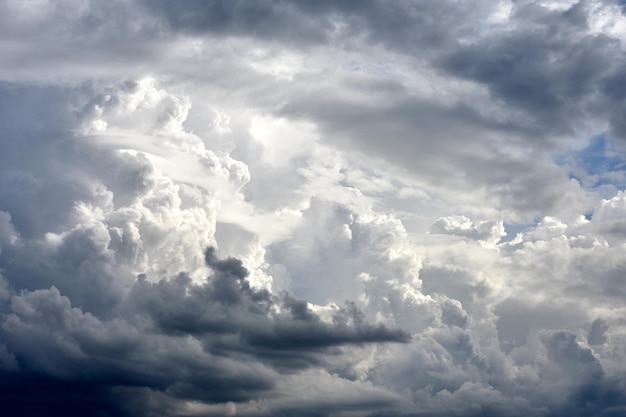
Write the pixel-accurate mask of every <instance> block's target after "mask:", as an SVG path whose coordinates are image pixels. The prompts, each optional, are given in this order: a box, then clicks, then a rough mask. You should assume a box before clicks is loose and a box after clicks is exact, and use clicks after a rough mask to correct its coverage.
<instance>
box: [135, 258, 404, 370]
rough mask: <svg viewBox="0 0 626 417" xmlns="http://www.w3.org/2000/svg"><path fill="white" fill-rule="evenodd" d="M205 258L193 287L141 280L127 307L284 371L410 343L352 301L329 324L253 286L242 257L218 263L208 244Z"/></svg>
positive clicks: (181, 279) (168, 329) (164, 327)
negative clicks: (204, 273)
mask: <svg viewBox="0 0 626 417" xmlns="http://www.w3.org/2000/svg"><path fill="white" fill-rule="evenodd" d="M206 260H207V265H209V266H210V267H211V268H212V269H213V271H214V274H213V275H212V276H211V277H210V279H209V280H208V281H207V283H206V284H203V285H193V284H192V283H191V280H190V279H189V278H188V277H186V276H185V275H179V276H178V277H177V278H176V279H174V280H168V281H166V280H162V281H160V282H158V283H150V282H148V281H147V280H145V279H143V278H142V279H140V280H139V281H138V283H137V284H136V285H135V286H134V287H133V289H132V290H131V296H130V300H131V304H133V305H139V306H142V308H144V309H145V311H146V312H148V316H149V317H150V318H151V319H152V320H153V321H154V323H155V325H156V326H157V328H158V329H159V330H161V331H163V332H165V333H168V334H179V335H183V334H191V335H196V336H199V337H201V338H204V337H206V339H205V343H206V347H207V349H209V350H210V351H213V350H215V351H219V352H220V353H221V354H226V353H227V352H240V353H242V354H246V355H251V356H255V357H258V358H259V359H267V360H269V361H271V362H275V363H276V365H277V366H280V367H281V368H285V367H289V366H290V365H289V363H293V364H296V365H295V366H297V367H300V366H303V365H304V366H306V365H307V364H308V363H309V362H310V363H311V364H313V363H317V362H319V358H318V357H316V356H315V355H313V354H314V353H316V352H322V351H323V350H324V349H326V348H330V347H335V346H342V345H359V344H364V343H377V342H408V340H409V336H408V334H406V333H404V332H403V331H401V330H394V329H389V328H387V327H385V326H382V325H377V326H374V325H371V324H369V323H367V322H366V321H365V318H364V316H363V314H362V313H361V312H360V311H359V310H358V309H357V308H356V307H355V306H354V305H353V304H350V303H348V304H347V306H346V307H345V308H343V309H339V310H338V311H336V312H334V313H333V316H332V323H326V322H324V321H322V320H321V319H320V317H318V316H317V315H316V314H315V313H313V312H312V311H311V310H310V309H309V308H308V306H307V303H306V302H305V301H304V300H299V299H296V298H294V297H293V296H291V295H290V294H288V293H283V294H282V295H281V296H279V297H276V296H273V295H271V294H270V293H269V292H268V291H267V290H255V289H253V288H251V287H250V284H249V282H248V281H247V280H246V276H247V274H248V272H247V271H246V269H245V268H244V267H243V266H242V264H241V261H239V260H237V259H234V258H228V259H225V260H219V259H217V258H216V257H215V252H214V249H212V248H209V249H207V251H206ZM277 311H278V312H277ZM218 336H223V337H218ZM286 358H288V360H285V359H286Z"/></svg>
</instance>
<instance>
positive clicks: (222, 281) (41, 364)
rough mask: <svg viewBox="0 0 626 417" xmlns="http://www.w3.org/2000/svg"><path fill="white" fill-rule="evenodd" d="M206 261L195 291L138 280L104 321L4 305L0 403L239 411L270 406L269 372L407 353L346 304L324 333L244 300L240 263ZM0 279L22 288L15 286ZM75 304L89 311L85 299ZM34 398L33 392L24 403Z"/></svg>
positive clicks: (66, 303)
mask: <svg viewBox="0 0 626 417" xmlns="http://www.w3.org/2000/svg"><path fill="white" fill-rule="evenodd" d="M85 256H86V258H91V257H92V256H90V255H85ZM206 262H207V266H209V267H210V268H211V269H212V270H213V274H212V275H211V276H210V277H209V278H208V279H207V282H206V283H204V284H192V283H191V280H190V279H189V278H188V277H187V276H186V275H185V274H180V275H179V276H178V277H176V278H174V279H172V280H162V281H159V282H156V283H151V282H148V281H147V279H146V278H145V277H140V278H139V279H138V280H137V282H136V283H135V284H134V285H133V287H132V288H131V290H130V293H129V296H128V298H127V299H125V300H121V301H120V305H118V306H117V307H116V308H115V309H114V308H110V309H109V310H108V311H107V312H102V315H103V316H108V317H107V318H106V319H99V318H97V317H96V316H93V315H91V314H90V313H86V312H84V311H83V310H81V309H79V308H75V307H73V306H72V303H71V301H70V298H68V297H66V296H64V295H62V294H61V293H60V292H59V291H58V290H57V289H56V288H55V287H52V288H50V289H48V290H35V291H30V292H22V293H20V294H15V295H13V296H12V297H11V299H10V304H8V305H5V306H4V308H3V310H4V311H5V315H4V318H3V320H2V332H1V334H0V340H2V342H3V343H4V344H6V346H7V348H8V351H7V355H5V356H7V357H8V358H9V360H6V361H5V362H6V364H5V369H4V370H2V371H1V372H0V373H1V375H0V377H1V378H0V383H1V384H2V385H3V386H7V385H8V382H7V381H9V380H11V381H15V383H14V384H11V386H10V387H7V390H5V391H3V396H2V397H1V398H0V403H2V404H3V406H8V407H14V408H18V407H19V406H20V404H21V403H22V401H26V398H27V397H28V404H30V405H28V406H27V409H29V410H31V411H33V412H35V411H36V410H42V409H44V408H46V407H48V408H49V409H50V410H53V411H50V413H52V414H50V415H54V413H55V412H62V411H63V410H65V411H67V412H75V411H77V410H80V411H81V412H83V413H92V412H95V411H96V410H97V411H98V412H100V413H105V414H104V415H124V412H126V411H124V410H125V407H132V406H133V403H132V402H130V403H129V404H126V405H119V407H118V408H119V409H118V408H116V406H115V403H116V401H117V400H116V399H118V397H119V398H122V397H124V395H123V394H124V393H125V390H127V388H124V387H131V388H132V387H135V388H134V389H142V388H148V389H150V390H155V391H158V392H161V393H164V394H165V396H166V397H167V398H169V402H170V403H171V404H170V406H172V407H174V406H175V402H176V400H178V399H185V400H201V401H203V402H208V403H223V402H227V401H235V402H242V401H243V402H245V401H248V400H251V399H255V398H259V397H260V396H261V395H262V394H263V395H269V394H270V392H271V390H272V388H273V387H274V385H275V380H276V378H277V374H276V371H280V372H283V371H286V370H289V371H290V372H293V371H296V370H298V369H302V368H308V367H314V366H323V362H324V360H323V354H324V353H325V352H327V351H328V349H329V348H338V347H341V346H347V345H362V344H366V343H385V342H401V343H406V342H408V335H407V334H406V333H404V332H403V331H401V330H394V329H389V328H387V327H385V326H382V325H371V324H369V323H367V322H366V321H365V319H364V318H363V315H362V313H360V311H358V310H357V309H356V308H355V307H354V306H353V305H350V304H349V305H348V306H347V307H346V308H345V309H339V310H337V311H336V312H335V313H334V314H333V319H332V321H331V322H325V321H322V320H321V319H320V317H319V316H318V315H316V314H315V313H313V312H312V311H311V310H310V309H309V308H308V307H307V304H306V302H304V301H303V300H298V299H295V298H293V297H292V296H290V295H288V294H283V295H282V296H280V297H276V296H272V295H271V294H270V293H269V292H267V291H266V290H256V289H253V288H251V287H250V284H249V282H248V281H247V279H246V277H247V275H248V271H247V270H246V269H245V268H244V267H243V266H242V264H241V262H240V261H239V260H237V259H235V258H227V259H219V258H217V257H216V256H215V251H214V249H213V248H209V249H207V251H206ZM6 276H7V279H8V282H9V284H10V285H11V287H13V288H15V289H17V288H20V287H19V286H20V279H19V277H16V276H13V275H12V274H11V273H10V271H9V273H8V274H7V275H6ZM92 290H93V288H92ZM81 291H82V292H84V293H90V291H88V290H87V289H85V288H82V289H81ZM91 293H92V294H93V295H96V294H97V293H98V291H96V292H94V291H91ZM72 298H77V299H79V300H80V301H83V302H84V303H85V305H86V309H87V310H89V307H90V305H89V302H90V301H89V300H90V299H81V298H80V297H76V296H74V295H73V296H72ZM116 312H124V313H123V315H116ZM194 341H195V342H194ZM196 342H197V344H196ZM336 353H337V354H339V352H336ZM10 358H14V360H15V361H17V364H18V366H17V367H16V366H15V365H12V366H10V365H11V363H13V362H11V360H10ZM272 369H274V370H272ZM33 389H40V391H37V392H36V393H35V394H32V393H31V394H30V395H28V396H27V394H26V391H25V390H28V391H30V390H33ZM131 391H132V390H131ZM5 394H7V396H6V397H4V395H5ZM8 394H10V395H8ZM124 398H125V397H124ZM164 401H166V400H165V399H164ZM166 402H167V401H166ZM28 407H30V408H28ZM149 409H151V408H150V407H148V408H145V409H143V410H142V411H141V412H140V415H149V414H146V413H148V411H147V410H149ZM120 410H121V411H120ZM106 413H109V414H106ZM128 413H129V414H130V413H131V412H130V411H128ZM172 415H176V412H173V413H172Z"/></svg>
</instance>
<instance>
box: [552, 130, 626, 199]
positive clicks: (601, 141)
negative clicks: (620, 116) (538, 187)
mask: <svg viewBox="0 0 626 417" xmlns="http://www.w3.org/2000/svg"><path fill="white" fill-rule="evenodd" d="M554 160H555V162H556V163H557V164H558V165H561V166H567V167H569V168H570V173H569V176H570V178H574V179H576V180H577V181H579V182H580V183H581V184H582V185H583V186H584V187H589V188H597V187H602V186H614V187H617V188H619V189H624V188H625V187H626V152H624V151H623V150H620V149H618V148H617V147H616V146H615V144H614V142H613V140H612V139H611V138H610V137H609V136H608V135H606V134H600V135H598V136H595V137H593V138H591V140H590V141H589V144H588V145H587V147H585V148H583V149H580V150H577V151H574V152H571V153H569V154H562V155H558V156H557V157H556V158H554Z"/></svg>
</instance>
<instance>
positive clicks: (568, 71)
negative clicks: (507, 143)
mask: <svg viewBox="0 0 626 417" xmlns="http://www.w3.org/2000/svg"><path fill="white" fill-rule="evenodd" d="M584 8H585V5H584V2H580V3H577V4H575V5H574V6H572V8H570V9H568V10H565V11H549V10H546V9H544V8H542V7H541V6H539V5H536V4H534V3H530V4H526V5H518V6H516V7H514V9H513V14H512V16H511V20H510V23H509V24H510V25H511V26H512V27H513V28H514V30H511V31H509V32H508V33H507V34H505V35H501V34H498V35H497V36H493V37H491V36H487V37H485V38H482V39H480V40H478V41H476V42H473V43H471V44H469V45H462V46H461V45H459V46H457V47H455V48H453V49H452V50H450V51H445V52H444V53H443V58H439V59H438V60H437V61H438V66H439V67H440V68H441V69H443V70H445V71H447V72H448V73H450V74H451V75H454V76H457V77H462V78H467V79H470V80H473V81H477V82H479V83H481V84H484V85H485V86H487V87H488V88H489V91H490V92H491V94H492V95H493V97H494V98H495V99H499V100H503V101H504V102H505V103H506V104H507V105H509V106H511V107H513V108H518V109H521V110H523V111H524V112H525V113H526V114H528V115H530V116H532V120H533V122H532V123H534V124H535V125H536V126H537V127H539V128H540V129H541V130H542V131H544V132H551V133H566V134H573V133H574V130H575V129H576V128H577V127H579V126H578V121H579V120H581V119H582V118H584V117H585V116H588V115H590V114H592V115H599V113H600V112H603V111H606V110H607V109H606V108H605V105H606V104H608V103H607V100H606V98H607V97H608V98H610V96H611V93H608V94H607V97H605V98H604V99H600V101H596V98H595V95H596V94H597V93H599V92H603V89H604V88H603V87H604V86H605V85H606V84H607V83H608V82H610V81H609V78H608V76H609V74H610V73H611V72H612V71H613V70H614V69H615V68H619V70H618V72H622V71H623V70H622V66H621V63H622V62H623V57H624V53H623V51H622V50H621V48H620V42H619V41H618V40H616V39H611V38H609V37H608V36H606V35H603V34H598V35H585V31H586V30H587V14H586V11H585V9H584ZM611 90H613V91H615V88H614V87H613V88H611Z"/></svg>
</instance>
